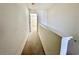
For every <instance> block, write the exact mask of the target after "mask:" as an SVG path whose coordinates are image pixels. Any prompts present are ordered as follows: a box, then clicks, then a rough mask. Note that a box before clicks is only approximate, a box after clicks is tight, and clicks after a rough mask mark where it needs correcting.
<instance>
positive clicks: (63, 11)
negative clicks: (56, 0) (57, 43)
mask: <svg viewBox="0 0 79 59" xmlns="http://www.w3.org/2000/svg"><path fill="white" fill-rule="evenodd" d="M78 20H79V4H55V6H53V7H51V8H50V9H49V10H48V20H47V25H48V26H49V27H51V28H54V29H56V30H57V31H58V32H60V33H61V34H62V36H73V38H74V39H76V40H77V42H76V43H75V42H74V41H73V40H72V41H71V45H69V46H70V47H69V48H68V50H69V52H70V53H71V54H79V27H78V25H79V21H78Z"/></svg>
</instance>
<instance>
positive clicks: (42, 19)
mask: <svg viewBox="0 0 79 59" xmlns="http://www.w3.org/2000/svg"><path fill="white" fill-rule="evenodd" d="M37 14H38V21H39V23H41V24H44V25H47V10H38V11H37Z"/></svg>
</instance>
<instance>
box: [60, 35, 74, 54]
mask: <svg viewBox="0 0 79 59" xmlns="http://www.w3.org/2000/svg"><path fill="white" fill-rule="evenodd" d="M72 38H73V37H72V36H70V37H62V41H61V49H60V55H66V54H67V48H68V42H69V40H71V39H72Z"/></svg>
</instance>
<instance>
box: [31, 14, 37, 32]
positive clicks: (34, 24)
mask: <svg viewBox="0 0 79 59" xmlns="http://www.w3.org/2000/svg"><path fill="white" fill-rule="evenodd" d="M37 23H38V22H37V14H36V13H30V32H33V31H37Z"/></svg>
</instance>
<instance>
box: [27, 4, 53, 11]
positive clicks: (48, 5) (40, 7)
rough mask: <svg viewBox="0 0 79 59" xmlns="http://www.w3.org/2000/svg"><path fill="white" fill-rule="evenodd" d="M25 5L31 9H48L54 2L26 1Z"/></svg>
mask: <svg viewBox="0 0 79 59" xmlns="http://www.w3.org/2000/svg"><path fill="white" fill-rule="evenodd" d="M32 4H33V5H32ZM26 5H27V7H28V8H29V9H31V10H40V9H49V8H50V7H51V6H53V5H54V4H53V3H27V4H26Z"/></svg>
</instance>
